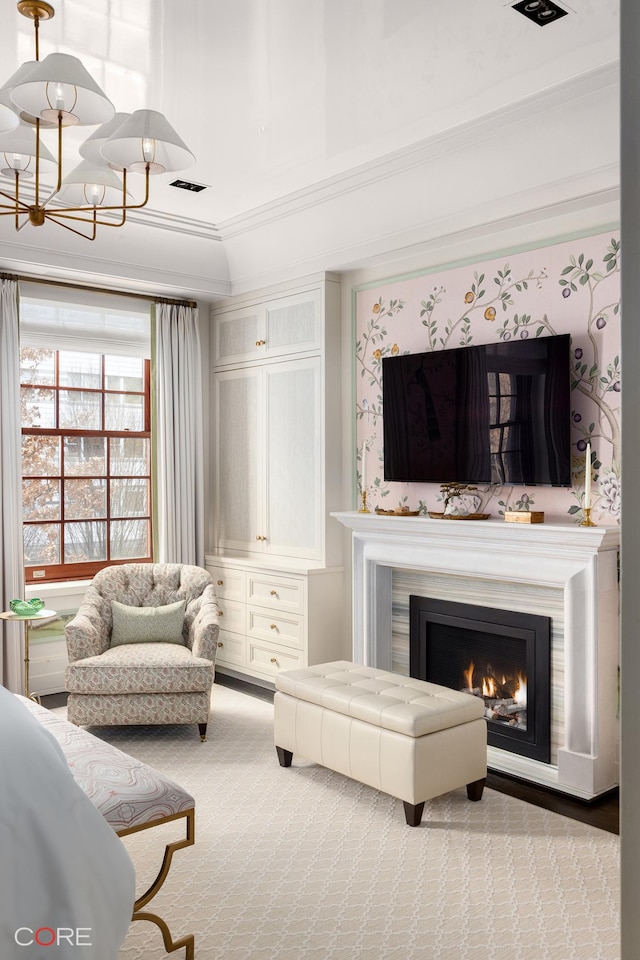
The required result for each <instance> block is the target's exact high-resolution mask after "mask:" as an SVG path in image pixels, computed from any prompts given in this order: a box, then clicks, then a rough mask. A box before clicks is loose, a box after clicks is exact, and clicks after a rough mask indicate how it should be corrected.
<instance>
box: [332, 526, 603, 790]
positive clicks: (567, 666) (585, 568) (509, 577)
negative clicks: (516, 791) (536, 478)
mask: <svg viewBox="0 0 640 960" xmlns="http://www.w3.org/2000/svg"><path fill="white" fill-rule="evenodd" d="M333 516H334V517H335V518H336V519H337V520H339V521H340V522H341V523H342V524H344V525H345V526H346V527H347V528H349V529H350V530H351V531H352V538H351V539H352V582H353V597H352V600H353V652H352V658H353V660H354V661H355V662H356V663H363V664H367V665H370V666H376V667H380V668H381V669H387V670H390V669H392V639H391V638H392V581H393V574H394V572H398V573H400V574H402V575H405V574H406V575H407V576H414V575H415V576H416V577H421V576H423V577H424V578H425V582H426V583H429V580H430V578H431V577H433V578H436V579H438V580H439V582H446V584H447V585H448V595H450V596H452V597H453V598H455V597H456V596H457V597H460V596H461V595H462V596H463V598H464V600H467V599H468V598H469V597H470V596H473V597H474V600H473V602H474V603H476V602H479V603H480V605H485V606H491V605H492V603H491V597H492V595H493V594H496V595H498V596H500V598H501V606H503V607H504V608H505V609H512V610H519V609H521V608H526V606H527V604H528V606H529V607H531V606H532V604H533V603H534V602H536V603H537V606H536V607H535V608H534V611H533V612H537V613H539V614H540V615H545V613H546V612H547V611H546V610H545V609H540V603H539V602H538V601H537V599H536V598H537V597H539V596H545V595H549V596H551V595H553V596H554V597H557V600H555V601H554V603H553V604H552V605H550V610H551V620H552V633H553V634H554V637H555V639H554V641H553V645H554V646H553V650H552V660H553V661H554V662H555V664H556V666H555V667H552V689H551V703H552V707H551V726H552V741H553V740H554V738H555V741H556V742H555V744H554V743H553V742H552V753H551V762H550V763H545V762H543V761H540V760H538V759H533V758H531V757H525V756H521V755H518V754H516V753H513V752H511V751H506V750H504V749H501V748H500V747H496V746H493V745H491V746H489V750H488V755H489V766H490V767H491V768H492V769H495V770H499V771H503V772H505V773H508V774H511V775H514V776H517V777H521V778H523V779H525V780H529V781H531V782H534V783H539V784H541V785H544V786H549V787H552V788H554V789H558V790H560V791H563V792H566V793H569V794H571V795H572V796H576V797H580V798H582V799H586V800H590V799H594V798H595V797H597V796H599V795H601V794H603V793H605V792H607V791H608V790H610V789H612V788H613V787H614V786H616V784H617V783H618V749H619V743H618V740H619V737H618V719H617V708H618V692H617V691H618V663H619V637H618V602H619V597H618V574H617V569H618V564H617V559H618V548H619V539H620V531H619V528H618V527H579V526H577V525H570V524H565V523H562V522H547V523H545V524H535V525H528V524H527V525H524V524H505V523H504V522H503V521H501V520H493V519H490V520H485V521H481V522H475V523H474V522H467V523H461V522H455V521H451V520H433V519H431V518H428V517H402V516H378V515H375V514H361V513H356V512H348V513H347V512H345V513H336V514H333ZM414 592H415V591H414ZM420 593H422V594H423V595H424V594H425V593H426V591H425V590H420ZM476 596H477V597H478V598H479V600H477V599H475V597H476ZM551 607H552V609H551ZM556 621H557V623H556ZM408 666H409V665H408V663H407V670H406V672H407V673H408V672H409V669H408ZM394 669H397V666H395V665H394Z"/></svg>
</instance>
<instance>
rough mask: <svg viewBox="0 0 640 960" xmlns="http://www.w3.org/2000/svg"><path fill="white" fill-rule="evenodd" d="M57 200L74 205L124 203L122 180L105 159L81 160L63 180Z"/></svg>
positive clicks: (89, 205) (91, 205) (93, 205)
mask: <svg viewBox="0 0 640 960" xmlns="http://www.w3.org/2000/svg"><path fill="white" fill-rule="evenodd" d="M127 192H128V191H127ZM56 200H62V201H63V202H64V203H65V204H68V205H69V206H72V207H84V206H88V207H95V206H101V205H106V206H115V205H118V204H121V203H122V181H121V179H120V177H119V176H118V175H117V174H115V173H114V172H113V170H110V169H109V167H108V166H107V165H106V163H105V162H104V161H102V163H94V162H93V161H92V160H81V161H80V163H79V164H78V166H77V167H75V168H74V169H73V170H72V171H71V173H69V174H67V176H66V177H65V178H64V180H63V181H62V187H61V188H60V191H59V192H58V193H57V194H56Z"/></svg>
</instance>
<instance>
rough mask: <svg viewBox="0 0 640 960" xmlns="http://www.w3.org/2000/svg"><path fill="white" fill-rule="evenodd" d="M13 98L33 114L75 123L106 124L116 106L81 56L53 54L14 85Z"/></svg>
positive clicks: (64, 124)
mask: <svg viewBox="0 0 640 960" xmlns="http://www.w3.org/2000/svg"><path fill="white" fill-rule="evenodd" d="M10 92H11V98H12V100H13V101H14V103H16V104H17V105H18V107H19V108H20V110H24V111H25V112H26V113H27V114H28V115H30V116H32V117H38V118H40V119H42V120H46V121H48V122H55V123H57V122H58V116H59V114H62V124H63V126H69V125H71V124H76V123H77V124H81V125H83V124H94V123H104V122H105V121H106V120H110V119H111V117H112V116H113V114H114V112H115V108H114V106H113V104H112V103H111V101H110V100H109V99H108V98H107V96H106V95H105V94H104V93H103V92H102V90H101V89H100V87H99V86H98V84H97V83H96V82H95V80H94V79H93V77H92V76H91V74H90V73H89V72H88V71H87V70H86V69H85V68H84V66H83V65H82V63H81V62H80V60H78V58H77V57H71V56H69V55H68V54H66V53H50V54H49V56H48V57H45V59H44V60H41V61H38V62H37V63H36V64H35V65H34V66H33V69H31V70H30V71H29V72H28V74H27V75H26V76H25V77H24V79H20V80H18V82H17V83H15V84H14V85H13V87H12V88H11V91H10Z"/></svg>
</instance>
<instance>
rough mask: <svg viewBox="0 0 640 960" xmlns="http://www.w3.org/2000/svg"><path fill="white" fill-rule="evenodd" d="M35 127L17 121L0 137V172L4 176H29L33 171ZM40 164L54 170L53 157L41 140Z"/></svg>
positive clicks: (35, 139)
mask: <svg viewBox="0 0 640 960" xmlns="http://www.w3.org/2000/svg"><path fill="white" fill-rule="evenodd" d="M37 139H38V138H37V137H36V131H35V127H32V126H30V125H29V124H27V123H24V122H23V121H19V123H18V126H17V127H16V128H15V130H11V131H10V132H9V133H6V134H4V135H3V136H2V137H1V138H0V167H2V169H0V173H2V174H4V176H5V177H9V176H15V174H16V173H17V174H18V176H20V177H27V178H29V179H30V178H31V177H33V176H34V172H35V160H36V152H37V150H36V141H37ZM39 155H40V164H41V167H43V168H44V169H46V170H49V171H51V170H55V166H56V161H55V157H54V156H53V154H52V153H51V151H50V150H47V148H46V147H45V145H44V143H43V142H42V140H40V142H39Z"/></svg>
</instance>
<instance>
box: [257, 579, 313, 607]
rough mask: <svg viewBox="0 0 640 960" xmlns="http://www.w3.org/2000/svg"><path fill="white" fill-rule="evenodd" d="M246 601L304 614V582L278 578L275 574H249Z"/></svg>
mask: <svg viewBox="0 0 640 960" xmlns="http://www.w3.org/2000/svg"><path fill="white" fill-rule="evenodd" d="M248 579H249V582H248V584H247V599H248V601H249V603H255V604H258V603H259V604H260V605H261V606H264V607H272V608H273V609H274V610H286V611H290V612H292V613H304V581H303V580H294V579H287V578H285V577H278V576H276V575H275V574H274V575H271V574H267V575H264V576H258V575H255V574H249V578H248Z"/></svg>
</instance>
